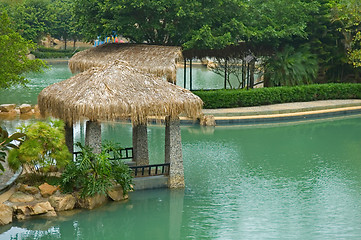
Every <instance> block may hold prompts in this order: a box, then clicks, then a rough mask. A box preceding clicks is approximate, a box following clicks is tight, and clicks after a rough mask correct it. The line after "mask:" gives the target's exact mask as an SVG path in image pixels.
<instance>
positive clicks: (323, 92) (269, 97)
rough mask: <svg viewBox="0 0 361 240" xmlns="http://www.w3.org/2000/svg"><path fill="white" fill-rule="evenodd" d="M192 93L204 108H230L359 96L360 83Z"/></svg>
mask: <svg viewBox="0 0 361 240" xmlns="http://www.w3.org/2000/svg"><path fill="white" fill-rule="evenodd" d="M193 93H194V94H196V95H198V96H199V97H200V98H201V99H202V100H203V102H204V106H203V107H204V108H232V107H250V106H260V105H268V104H277V103H289V102H309V101H317V100H331V99H361V84H356V83H330V84H313V85H301V86H294V87H271V88H255V89H250V90H246V89H238V90H224V89H222V90H211V91H203V90H201V91H193Z"/></svg>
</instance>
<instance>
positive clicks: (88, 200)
mask: <svg viewBox="0 0 361 240" xmlns="http://www.w3.org/2000/svg"><path fill="white" fill-rule="evenodd" d="M76 199H77V202H76V204H77V206H79V207H80V208H85V209H93V208H96V207H99V206H101V205H103V204H105V203H106V202H107V201H108V197H107V196H104V195H100V194H96V195H94V196H93V197H85V198H81V197H80V196H79V195H78V196H77V197H76Z"/></svg>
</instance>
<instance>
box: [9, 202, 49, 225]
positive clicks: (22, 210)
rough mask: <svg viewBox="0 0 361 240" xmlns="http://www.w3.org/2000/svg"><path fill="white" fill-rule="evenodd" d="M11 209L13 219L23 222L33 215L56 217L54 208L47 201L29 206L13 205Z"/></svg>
mask: <svg viewBox="0 0 361 240" xmlns="http://www.w3.org/2000/svg"><path fill="white" fill-rule="evenodd" d="M12 208H13V212H14V214H15V218H16V219H18V220H23V219H26V218H27V217H30V216H35V215H45V216H56V213H55V210H54V208H53V207H52V206H51V204H50V203H49V202H48V201H42V202H32V203H29V204H24V203H23V204H18V205H16V204H14V205H13V206H12ZM54 213H55V215H54Z"/></svg>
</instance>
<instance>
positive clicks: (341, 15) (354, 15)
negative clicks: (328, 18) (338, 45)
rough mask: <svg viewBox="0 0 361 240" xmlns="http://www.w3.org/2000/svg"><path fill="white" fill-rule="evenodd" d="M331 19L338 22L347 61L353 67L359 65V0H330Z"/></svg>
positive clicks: (360, 16) (360, 59) (360, 10)
mask: <svg viewBox="0 0 361 240" xmlns="http://www.w3.org/2000/svg"><path fill="white" fill-rule="evenodd" d="M331 6H332V12H331V14H332V21H334V22H337V23H339V24H340V27H339V28H338V30H339V31H340V32H341V33H342V35H343V37H344V38H343V41H342V42H343V44H344V47H345V49H347V51H348V52H347V53H348V57H349V62H350V63H351V64H353V66H355V67H359V66H361V64H360V62H361V54H360V51H361V42H360V37H361V36H360V34H361V27H360V23H361V3H360V1H359V0H339V1H332V2H331Z"/></svg>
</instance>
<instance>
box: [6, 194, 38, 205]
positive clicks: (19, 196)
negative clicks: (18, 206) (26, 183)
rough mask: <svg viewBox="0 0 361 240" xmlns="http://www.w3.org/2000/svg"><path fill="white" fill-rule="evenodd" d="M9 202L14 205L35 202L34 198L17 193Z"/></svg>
mask: <svg viewBox="0 0 361 240" xmlns="http://www.w3.org/2000/svg"><path fill="white" fill-rule="evenodd" d="M9 201H10V202H13V203H19V202H31V201H34V197H33V196H31V195H29V194H26V193H23V192H15V193H14V194H13V195H11V197H10V198H9Z"/></svg>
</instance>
